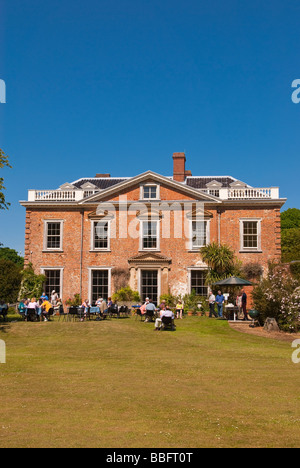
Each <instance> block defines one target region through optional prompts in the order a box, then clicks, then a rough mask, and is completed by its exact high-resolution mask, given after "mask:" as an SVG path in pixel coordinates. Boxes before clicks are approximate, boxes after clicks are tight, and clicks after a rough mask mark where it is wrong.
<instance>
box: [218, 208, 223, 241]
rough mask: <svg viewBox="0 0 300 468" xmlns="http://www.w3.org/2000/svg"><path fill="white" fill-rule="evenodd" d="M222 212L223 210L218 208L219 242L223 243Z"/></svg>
mask: <svg viewBox="0 0 300 468" xmlns="http://www.w3.org/2000/svg"><path fill="white" fill-rule="evenodd" d="M221 213H222V210H220V209H218V244H219V246H220V245H221Z"/></svg>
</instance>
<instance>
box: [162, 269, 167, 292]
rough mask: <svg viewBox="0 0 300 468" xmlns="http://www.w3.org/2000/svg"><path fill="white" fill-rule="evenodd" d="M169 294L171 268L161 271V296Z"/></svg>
mask: <svg viewBox="0 0 300 468" xmlns="http://www.w3.org/2000/svg"><path fill="white" fill-rule="evenodd" d="M163 294H169V268H168V267H162V269H161V295H163Z"/></svg>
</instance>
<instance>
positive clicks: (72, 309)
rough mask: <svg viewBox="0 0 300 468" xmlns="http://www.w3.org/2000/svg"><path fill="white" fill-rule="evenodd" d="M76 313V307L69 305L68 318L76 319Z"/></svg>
mask: <svg viewBox="0 0 300 468" xmlns="http://www.w3.org/2000/svg"><path fill="white" fill-rule="evenodd" d="M77 313H78V311H77V307H74V306H71V307H70V308H69V316H70V319H72V318H73V321H75V320H76V317H77Z"/></svg>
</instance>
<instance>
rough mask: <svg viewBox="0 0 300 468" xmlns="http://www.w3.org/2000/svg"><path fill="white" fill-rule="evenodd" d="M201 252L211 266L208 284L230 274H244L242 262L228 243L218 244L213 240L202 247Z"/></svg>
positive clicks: (203, 258)
mask: <svg viewBox="0 0 300 468" xmlns="http://www.w3.org/2000/svg"><path fill="white" fill-rule="evenodd" d="M200 254H201V256H202V260H203V261H204V262H205V263H207V265H208V267H209V272H208V275H207V279H206V283H207V284H213V283H216V282H217V281H221V280H223V279H226V278H228V277H230V276H243V275H242V272H241V267H242V264H241V262H240V261H239V260H238V259H237V257H236V255H235V253H234V251H233V250H232V249H231V248H230V247H228V246H227V245H218V244H216V243H214V242H213V243H212V244H209V245H206V246H205V247H202V249H201V250H200Z"/></svg>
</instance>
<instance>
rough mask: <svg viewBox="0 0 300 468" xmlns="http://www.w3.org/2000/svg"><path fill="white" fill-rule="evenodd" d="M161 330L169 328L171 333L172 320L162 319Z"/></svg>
mask: <svg viewBox="0 0 300 468" xmlns="http://www.w3.org/2000/svg"><path fill="white" fill-rule="evenodd" d="M162 328H164V329H167V328H171V330H172V331H173V330H175V325H174V320H173V319H172V317H162Z"/></svg>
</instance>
